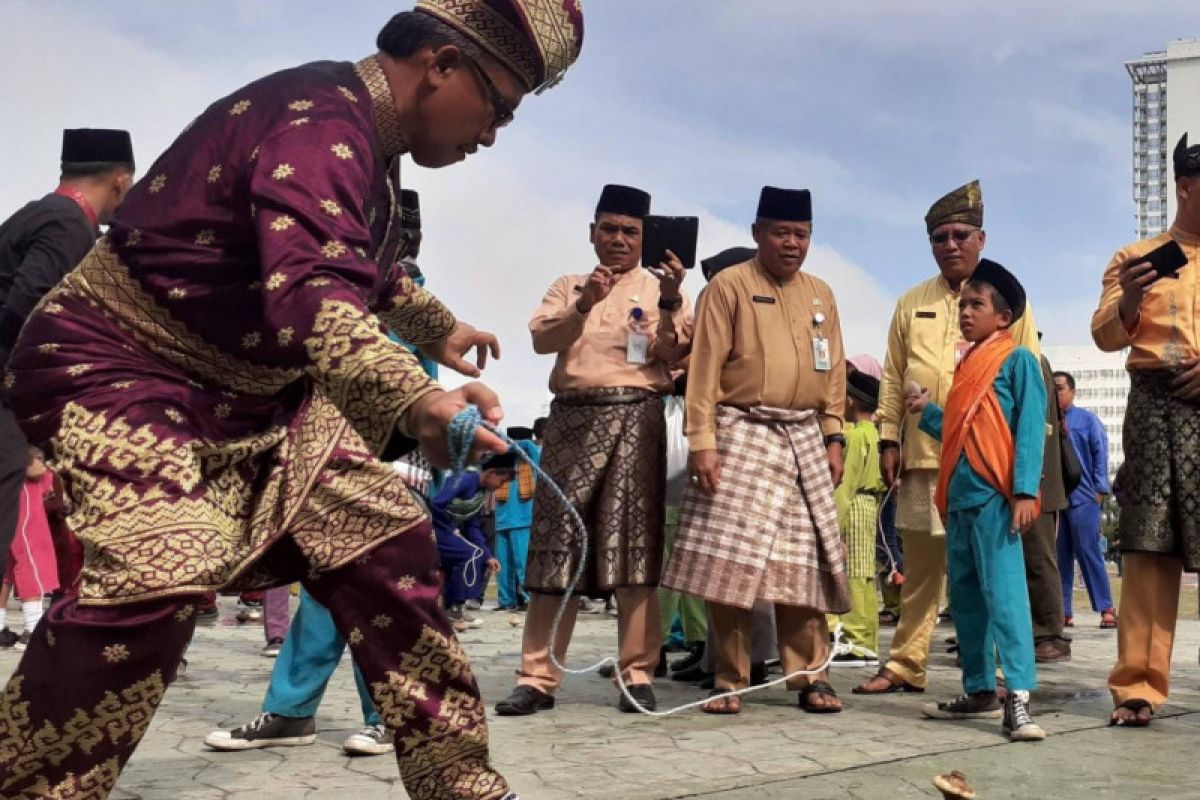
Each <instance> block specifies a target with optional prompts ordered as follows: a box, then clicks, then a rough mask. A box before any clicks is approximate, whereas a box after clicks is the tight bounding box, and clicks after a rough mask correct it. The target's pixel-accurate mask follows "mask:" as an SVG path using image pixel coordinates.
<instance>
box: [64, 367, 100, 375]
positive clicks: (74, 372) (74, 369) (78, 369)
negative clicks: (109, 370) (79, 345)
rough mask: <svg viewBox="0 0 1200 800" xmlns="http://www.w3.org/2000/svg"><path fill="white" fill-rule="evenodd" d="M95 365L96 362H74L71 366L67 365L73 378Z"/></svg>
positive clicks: (68, 371)
mask: <svg viewBox="0 0 1200 800" xmlns="http://www.w3.org/2000/svg"><path fill="white" fill-rule="evenodd" d="M94 366H96V365H95V364H74V365H72V366H70V367H67V374H68V375H70V376H71V377H72V378H78V377H79V376H80V375H82V374H83V373H85V372H88V371H90V370H91V368H92V367H94Z"/></svg>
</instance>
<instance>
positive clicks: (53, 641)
mask: <svg viewBox="0 0 1200 800" xmlns="http://www.w3.org/2000/svg"><path fill="white" fill-rule="evenodd" d="M57 644H58V637H57V636H55V635H54V631H46V646H47V647H54V646H55V645H57Z"/></svg>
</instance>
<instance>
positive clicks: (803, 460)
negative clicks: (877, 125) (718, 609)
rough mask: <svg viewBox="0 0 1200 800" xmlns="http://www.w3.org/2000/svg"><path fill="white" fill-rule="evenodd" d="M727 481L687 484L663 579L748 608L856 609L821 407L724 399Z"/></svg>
mask: <svg viewBox="0 0 1200 800" xmlns="http://www.w3.org/2000/svg"><path fill="white" fill-rule="evenodd" d="M717 455H718V456H719V457H720V462H721V481H720V486H719V487H718V489H717V493H716V495H715V496H714V497H707V496H705V495H704V493H703V492H701V491H700V489H699V488H698V487H697V486H696V485H695V484H694V483H693V484H690V485H689V486H687V487H686V488H685V489H684V492H683V505H682V508H681V509H680V514H679V533H678V534H677V536H676V539H675V548H674V550H673V551H672V553H671V560H670V562H669V563H668V564H667V569H666V572H665V574H664V575H663V586H666V587H669V588H671V589H677V590H678V591H681V592H686V593H688V594H692V595H696V596H697V597H702V598H704V599H705V600H708V601H711V602H714V603H721V604H724V605H730V606H737V607H739V608H751V607H752V606H753V605H754V602H755V601H756V600H763V601H766V602H769V603H782V604H785V605H794V606H804V607H807V608H812V609H815V610H817V611H822V612H825V613H830V614H841V613H844V612H846V611H849V610H850V595H849V589H848V584H847V580H846V551H845V546H844V545H843V543H842V538H841V535H840V533H839V530H838V521H837V507H836V506H835V505H834V502H833V479H832V477H831V476H830V474H829V460H828V457H827V455H826V451H825V443H824V437H823V436H822V435H821V428H820V426H819V425H818V423H817V415H816V413H815V412H813V411H793V410H787V409H778V408H768V407H764V406H758V407H754V408H735V407H733V406H718V407H717Z"/></svg>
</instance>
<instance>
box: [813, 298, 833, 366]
mask: <svg viewBox="0 0 1200 800" xmlns="http://www.w3.org/2000/svg"><path fill="white" fill-rule="evenodd" d="M823 324H825V315H824V314H822V313H821V312H820V311H818V312H817V313H815V314H813V340H812V348H813V369H815V370H816V371H817V372H829V370H831V369H833V356H832V355H831V354H830V352H829V337H827V336H826V335H825V332H824V331H822V330H821V326H822V325H823Z"/></svg>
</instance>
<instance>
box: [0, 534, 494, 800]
mask: <svg viewBox="0 0 1200 800" xmlns="http://www.w3.org/2000/svg"><path fill="white" fill-rule="evenodd" d="M262 561H263V562H264V568H269V569H271V570H272V571H274V572H276V574H277V575H278V576H279V577H280V579H282V580H287V579H289V578H300V577H303V576H304V575H305V574H306V573H307V570H308V567H307V563H306V556H305V555H304V554H303V553H302V552H301V550H300V549H299V548H298V547H297V546H296V545H295V544H294V543H293V542H292V541H291V540H288V539H285V540H284V541H282V542H280V543H279V544H278V545H276V546H275V547H273V548H272V549H271V550H270V551H268V553H267V554H266V555H265V556H264V557H263V559H262ZM440 583H441V581H440V577H439V574H438V558H437V552H436V549H435V548H434V546H433V539H432V530H431V528H430V525H429V523H428V522H426V523H422V524H421V525H419V526H418V527H417V528H416V529H414V530H412V531H409V532H408V533H406V534H404V535H402V536H400V537H397V538H393V539H390V540H388V541H387V542H385V543H384V544H382V545H380V546H379V547H377V548H375V549H374V550H372V551H371V552H369V553H367V554H366V555H364V556H362V557H361V558H358V559H356V560H354V561H353V562H352V563H350V564H348V565H347V566H344V567H342V568H340V569H337V570H333V571H330V572H325V573H321V574H319V575H316V576H311V577H309V578H308V579H307V580H305V581H304V585H305V588H306V589H307V590H308V591H309V593H311V594H312V596H313V597H314V598H316V599H317V600H318V601H319V602H320V603H321V604H323V605H324V606H326V607H327V608H328V609H329V611H330V613H331V614H332V615H333V619H334V622H335V624H336V625H337V628H338V631H339V632H340V633H341V634H342V635H343V636H344V637H345V639H346V641H347V642H348V643H349V644H350V648H351V651H352V653H353V656H354V662H355V664H357V665H358V667H359V669H360V670H361V671H362V675H363V678H364V679H365V681H366V683H367V685H368V686H369V687H370V690H371V696H372V699H373V700H374V702H375V706H376V708H378V710H379V713H380V716H381V717H382V719H383V722H384V724H386V725H387V726H388V728H390V729H391V730H393V731H394V732H395V744H396V760H397V762H398V763H399V766H400V776H401V778H402V779H403V781H404V788H405V789H406V790H407V791H408V795H409V797H412V798H414V800H465V799H467V798H470V800H497V798H501V797H504V796H505V795H506V794H507V793H508V787H507V785H506V784H505V782H504V779H503V778H502V777H501V776H500V775H499V774H497V773H496V772H495V771H493V770H492V769H491V767H490V765H489V763H488V735H487V724H486V721H485V708H484V706H483V704H482V702H481V701H480V698H479V689H478V687H477V685H476V683H475V678H474V676H473V675H472V673H471V668H470V666H469V665H468V664H467V659H466V656H465V654H464V653H463V651H462V648H461V647H460V646H459V643H458V641H457V640H456V639H455V638H454V633H453V631H452V630H451V628H450V625H449V622H448V621H447V619H446V617H445V615H444V614H442V613H441V611H440V608H439V603H438V594H439V591H440ZM198 599H199V598H198V597H191V598H179V597H172V598H162V599H159V600H153V601H149V602H145V603H127V604H123V605H119V606H111V607H104V606H101V607H96V606H81V605H79V604H78V602H77V601H76V600H75V599H73V598H69V599H67V600H63V601H61V602H59V603H58V604H56V605H55V606H54V607H53V608H52V609H51V610H50V611H49V612H48V613H47V614H46V616H45V617H44V618H43V620H42V623H41V624H40V625H39V626H38V627H37V630H36V631H35V632H34V634H33V639H32V641H31V642H30V644H29V648H28V649H27V650H26V651H25V654H24V657H23V658H22V660H21V663H20V665H19V666H18V667H17V670H16V672H15V673H14V674H13V676H12V679H11V680H10V681H9V682H8V686H7V687H6V688H5V690H4V694H3V695H2V696H0V797H21V798H25V797H71V798H78V800H102V798H105V797H107V796H108V794H109V792H110V791H111V790H112V788H113V786H114V785H115V784H116V781H117V778H118V776H119V774H120V770H121V767H122V766H123V765H124V763H125V762H126V761H127V760H128V758H129V756H130V755H132V754H133V750H134V748H135V747H136V746H137V744H138V742H139V741H140V739H141V737H142V735H143V734H145V732H146V729H147V728H148V727H149V725H150V721H151V719H152V718H153V716H154V712H155V710H156V709H157V708H158V705H159V703H160V702H161V701H162V698H163V694H164V693H165V691H166V688H167V685H168V684H170V683H171V682H172V681H173V680H174V678H175V674H176V670H177V669H178V666H179V662H180V659H181V658H182V656H183V651H184V648H185V647H186V646H187V643H188V641H189V640H190V639H191V636H192V631H193V629H194V627H195V618H194V612H195V602H196V601H197V600H198ZM80 660H84V661H86V662H87V664H88V669H87V672H86V673H84V674H85V675H86V678H85V679H81V680H73V681H69V682H64V681H63V680H62V679H61V676H62V675H63V674H70V673H75V672H76V667H75V665H76V664H77V663H78V662H79V661H80Z"/></svg>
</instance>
